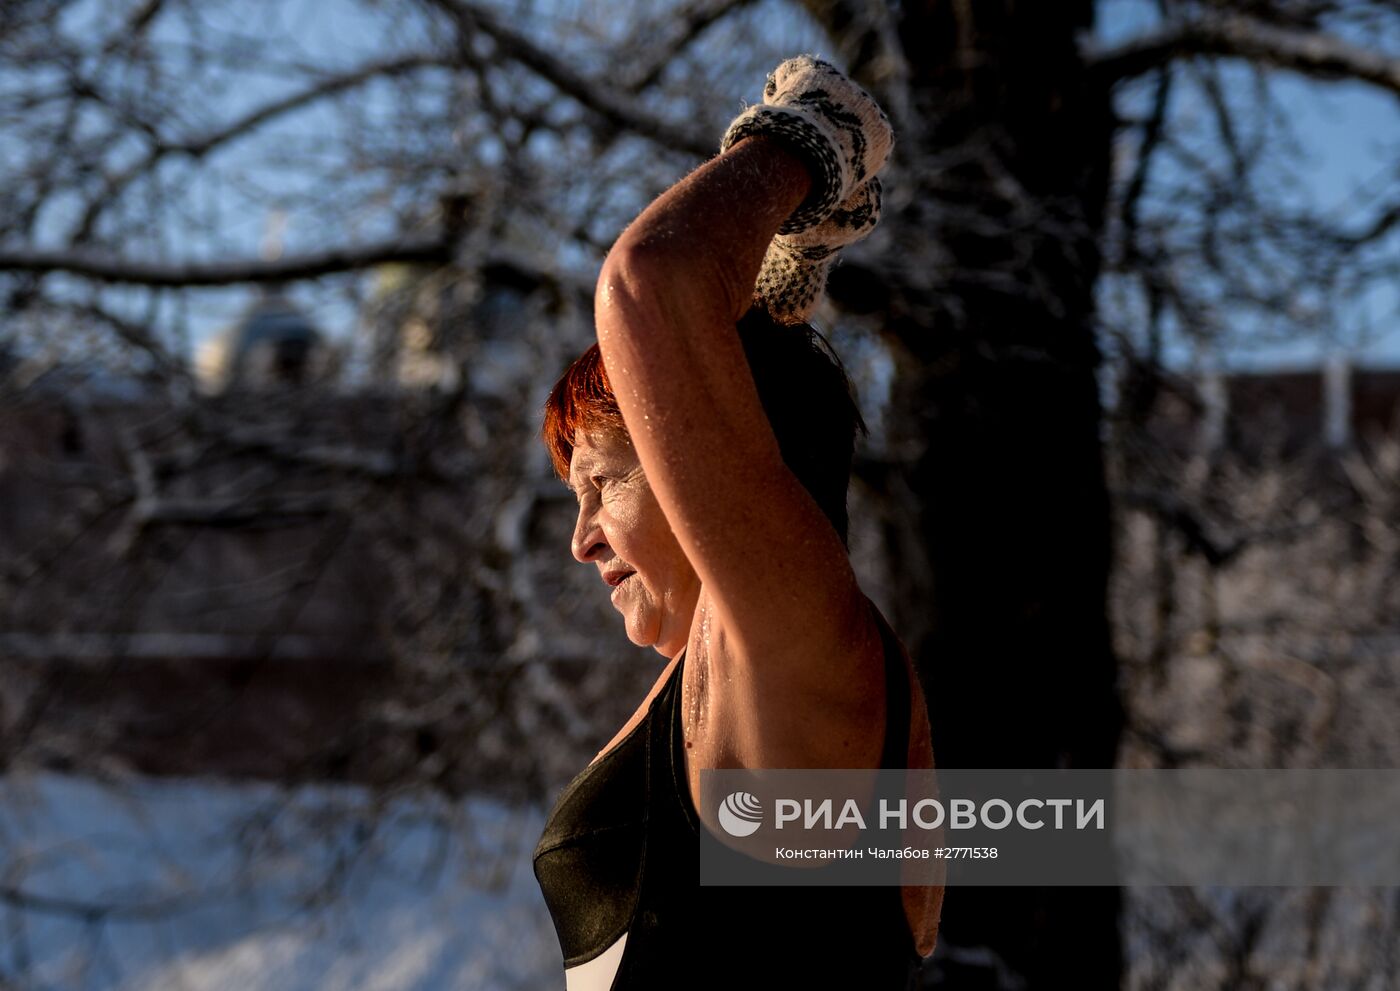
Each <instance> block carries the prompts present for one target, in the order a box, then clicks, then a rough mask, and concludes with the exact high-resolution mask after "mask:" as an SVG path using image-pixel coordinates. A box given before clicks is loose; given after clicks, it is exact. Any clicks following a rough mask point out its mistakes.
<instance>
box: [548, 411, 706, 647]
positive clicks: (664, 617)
mask: <svg viewBox="0 0 1400 991" xmlns="http://www.w3.org/2000/svg"><path fill="white" fill-rule="evenodd" d="M569 487H570V488H571V489H573V490H574V493H575V495H576V496H577V497H578V500H579V508H578V519H577V521H576V522H575V524H574V535H573V541H572V549H573V554H574V557H575V558H576V559H577V560H578V561H581V562H582V563H584V564H594V565H596V566H597V568H598V574H599V579H600V580H602V581H605V582H607V583H608V584H610V585H611V584H612V583H613V582H614V581H616V580H617V579H618V578H619V577H620V576H621V575H622V574H624V573H627V574H628V576H627V577H626V578H625V579H623V580H622V581H621V583H620V584H617V585H616V587H615V588H613V591H612V602H613V606H614V607H615V608H616V609H617V610H618V611H619V612H620V613H622V615H623V619H624V622H625V624H626V627H627V637H628V639H629V640H631V641H632V642H633V643H634V644H636V645H637V646H639V647H654V648H655V649H656V650H658V651H660V652H661V653H662V654H664V655H666V656H667V657H671V658H673V657H675V656H676V655H678V654H679V653H680V652H681V650H682V649H683V648H684V647H685V644H686V640H687V638H688V637H689V636H690V626H691V621H692V619H693V617H694V615H695V606H696V601H697V600H698V598H699V596H700V577H699V576H698V575H697V574H696V573H695V569H694V568H692V567H691V565H690V561H689V559H688V558H686V556H685V552H684V551H683V550H681V545H680V544H679V543H678V542H677V541H676V537H675V534H674V533H672V532H671V525H670V524H669V523H668V522H667V521H666V516H665V514H664V513H662V511H661V505H660V504H659V503H658V502H657V501H656V495H655V493H653V492H652V490H651V486H650V485H649V484H648V483H647V478H646V474H645V473H644V472H643V471H642V464H641V462H640V461H639V460H638V459H637V452H636V450H635V449H634V448H633V447H632V444H631V442H630V441H629V440H628V438H627V437H626V436H625V435H623V434H618V433H616V432H613V431H598V432H594V433H583V432H580V433H579V435H578V436H577V437H575V438H574V452H573V457H572V458H571V459H570V462H569Z"/></svg>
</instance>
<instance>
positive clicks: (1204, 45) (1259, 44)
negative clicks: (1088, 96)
mask: <svg viewBox="0 0 1400 991" xmlns="http://www.w3.org/2000/svg"><path fill="white" fill-rule="evenodd" d="M1189 55H1218V56H1223V57H1226V58H1244V59H1250V60H1251V61H1255V62H1260V63H1263V64H1265V65H1271V66H1274V67H1275V68H1279V69H1289V70H1292V71H1294V72H1299V73H1302V74H1303V75H1305V76H1312V77H1313V78H1316V79H1334V80H1335V79H1354V80H1359V81H1361V82H1367V83H1371V84H1372V85H1374V86H1379V87H1380V88H1382V89H1386V90H1389V91H1390V92H1391V93H1394V94H1396V95H1397V96H1400V59H1397V58H1392V57H1390V56H1388V55H1386V54H1385V53H1383V52H1380V51H1377V50H1372V49H1364V48H1358V47H1356V46H1354V45H1351V44H1348V43H1347V42H1345V41H1343V40H1342V39H1340V38H1337V37H1334V36H1332V35H1328V34H1324V33H1322V32H1319V31H1304V30H1295V29H1292V28H1281V27H1276V26H1274V25H1272V24H1266V23H1264V22H1262V21H1258V20H1254V19H1252V18H1248V17H1238V16H1235V17H1221V18H1218V19H1217V18H1211V19H1209V20H1201V21H1193V22H1190V23H1185V24H1172V25H1168V26H1166V27H1164V28H1162V29H1161V30H1160V31H1156V32H1154V33H1152V34H1147V35H1144V36H1142V37H1139V38H1134V39H1132V40H1130V41H1126V42H1124V43H1123V44H1121V45H1118V46H1116V47H1113V48H1110V49H1107V50H1105V51H1102V52H1097V53H1093V52H1091V53H1089V54H1088V55H1087V56H1086V62H1087V63H1088V65H1089V66H1090V68H1091V70H1092V72H1093V73H1094V75H1096V76H1097V77H1098V78H1099V80H1100V81H1102V82H1103V83H1104V84H1107V85H1111V84H1113V83H1116V82H1121V81H1122V80H1125V79H1132V78H1135V77H1137V76H1141V75H1143V74H1144V73H1147V72H1150V71H1151V70H1153V69H1155V68H1157V67H1158V66H1161V65H1163V64H1165V63H1167V62H1171V61H1173V60H1175V59H1178V58H1181V57H1183V56H1189Z"/></svg>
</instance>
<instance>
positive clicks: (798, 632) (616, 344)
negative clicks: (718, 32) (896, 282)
mask: <svg viewBox="0 0 1400 991" xmlns="http://www.w3.org/2000/svg"><path fill="white" fill-rule="evenodd" d="M812 171H813V169H812V164H811V160H810V156H806V155H802V154H797V153H794V151H793V150H791V145H789V144H788V143H786V142H784V141H780V140H775V139H773V138H769V137H765V136H757V137H749V138H745V139H742V140H740V141H738V142H737V143H735V144H734V145H732V146H731V147H730V148H729V150H728V151H727V152H725V153H723V154H721V155H719V156H718V157H716V158H714V159H712V160H711V161H709V162H707V163H706V164H705V165H703V166H701V167H700V168H698V169H696V170H695V171H694V172H692V173H691V174H690V175H688V176H687V177H686V178H684V179H683V180H681V181H680V182H679V183H677V184H676V185H675V186H674V187H672V188H671V189H669V190H667V191H666V192H665V193H664V194H663V195H662V196H660V197H659V198H658V199H657V200H656V201H655V202H653V203H652V204H651V205H650V206H649V207H647V209H646V210H645V211H644V212H643V213H642V214H641V215H640V216H639V217H638V218H637V219H636V221H634V222H633V223H632V225H631V226H629V227H628V228H627V230H626V231H625V232H624V233H623V234H622V236H621V237H620V238H619V239H618V241H617V243H616V244H615V245H614V246H613V249H612V251H611V252H610V253H609V255H608V258H607V260H606V261H605V263H604V265H603V270H602V273H601V275H600V277H599V283H598V293H597V297H596V321H597V330H598V344H599V349H600V351H601V353H602V357H603V362H604V365H605V367H606V368H607V372H608V377H609V379H610V381H611V384H612V387H613V392H614V394H615V395H616V397H617V401H618V405H619V407H620V408H621V410H622V415H623V419H624V420H625V422H626V424H627V427H628V432H629V434H630V435H631V437H632V442H633V445H634V446H635V448H636V451H637V455H638V457H639V459H640V462H641V465H642V468H643V471H644V472H645V473H646V476H647V479H648V481H649V483H650V485H651V488H652V490H653V491H654V492H655V494H656V497H657V500H658V502H659V503H660V505H661V508H662V511H663V512H664V513H665V515H666V517H667V520H668V522H669V523H670V524H671V528H672V530H673V531H674V533H675V535H676V538H677V540H678V541H679V542H680V544H681V547H682V548H683V550H684V551H685V553H686V555H687V557H688V558H689V560H690V562H691V565H692V566H693V567H694V568H695V570H696V572H697V574H698V575H699V576H700V579H701V582H702V583H703V591H702V608H708V609H710V610H711V615H710V622H711V634H712V636H713V637H715V638H716V639H717V640H718V641H720V643H719V644H718V649H717V650H716V651H715V653H716V655H717V656H719V657H721V658H722V659H723V662H724V663H726V664H728V665H729V667H728V669H727V670H725V671H724V672H723V676H724V677H723V679H720V678H719V677H717V676H716V675H712V677H711V679H710V681H711V684H712V685H716V684H717V683H719V682H721V680H722V682H723V684H724V685H725V688H724V689H723V690H724V691H727V692H730V693H733V694H732V696H731V701H733V702H736V704H734V705H731V706H730V707H729V710H730V712H731V713H739V712H744V713H748V714H749V715H748V716H744V717H741V716H737V715H736V716H733V718H734V720H735V722H733V723H731V724H730V725H729V726H727V727H726V728H725V732H726V733H727V734H728V735H729V736H730V737H731V739H730V740H729V743H730V745H731V747H732V751H733V752H732V753H731V757H732V758H734V759H736V760H737V761H738V762H739V763H741V764H744V765H753V766H773V767H783V766H789V767H804V766H829V767H843V766H850V767H868V766H873V765H875V764H876V763H877V762H878V758H879V754H880V745H881V742H882V735H881V734H880V733H879V732H878V731H879V729H880V727H882V725H883V713H884V708H883V707H884V695H883V687H884V679H883V675H882V672H883V652H882V647H881V641H880V637H879V631H878V628H877V626H876V625H875V621H874V619H873V617H872V616H871V614H870V612H869V610H868V607H867V604H866V601H865V598H864V596H863V595H862V593H861V591H860V588H859V586H858V585H857V583H856V579H855V575H854V573H853V572H852V570H851V566H850V562H849V560H848V558H847V555H846V551H845V547H844V546H843V544H842V541H841V539H840V537H839V536H838V535H837V533H836V531H835V529H834V528H833V527H832V525H831V523H830V522H829V521H828V520H827V518H826V516H825V515H824V514H823V513H822V511H821V509H820V508H819V507H818V505H817V503H816V502H815V501H814V500H813V498H812V497H811V496H810V495H809V494H808V493H807V491H806V490H805V489H804V488H803V486H802V485H801V483H800V482H799V481H798V480H797V478H796V476H795V475H793V473H792V472H791V471H790V470H789V469H788V468H787V466H786V465H785V464H784V463H783V460H782V456H781V454H780V452H779V448H778V443H777V441H776V438H775V437H774V435H773V432H772V429H771V427H770V425H769V423H768V420H767V417H766V416H765V414H764V411H763V408H762V405H761V403H760V401H759V397H758V392H757V389H756V387H755V385H754V382H753V378H752V376H751V374H750V372H749V367H748V363H747V360H746V358H745V355H744V350H743V346H742V344H741V342H740V340H739V336H738V333H737V331H736V329H735V323H736V321H737V320H738V319H739V318H740V317H741V316H742V315H743V314H744V313H745V312H746V311H747V310H748V308H749V306H750V304H751V301H752V295H753V291H754V284H755V280H756V278H757V277H758V274H759V269H760V264H761V263H762V261H763V258H764V253H765V249H767V247H768V245H769V243H770V241H771V240H772V239H773V236H774V235H775V233H777V231H778V230H779V228H780V226H781V225H783V224H784V222H786V221H789V218H791V217H792V215H793V212H794V211H795V210H797V209H798V208H799V206H800V205H802V204H804V203H807V202H810V194H811V190H812V187H813V184H814V182H822V181H824V177H822V176H813V175H812ZM716 690H720V689H718V688H717V689H716ZM746 719H747V720H748V721H747V722H745V720H746ZM813 725H821V726H822V727H824V729H825V730H826V732H822V733H816V734H814V733H812V732H811V729H812V726H813ZM872 730H874V731H877V732H872Z"/></svg>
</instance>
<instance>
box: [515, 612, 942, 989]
mask: <svg viewBox="0 0 1400 991" xmlns="http://www.w3.org/2000/svg"><path fill="white" fill-rule="evenodd" d="M871 608H872V610H873V611H874V613H875V615H876V616H877V618H878V620H879V625H880V630H881V636H882V638H883V639H884V644H885V675H886V677H885V683H886V696H885V697H886V701H887V705H886V711H887V713H888V718H887V720H886V732H885V746H884V752H883V754H882V756H881V765H880V766H881V767H886V768H899V767H904V766H905V764H906V761H907V754H908V739H909V684H908V673H907V670H906V668H905V661H904V653H903V648H902V646H901V645H900V644H899V641H898V639H897V638H896V637H895V636H894V633H893V631H891V630H890V628H889V626H888V624H887V623H886V622H885V620H884V617H883V616H880V614H879V610H878V609H874V606H873V605H872V607H871ZM684 664H685V658H684V657H682V658H681V660H680V661H679V662H678V663H677V664H676V666H675V670H673V671H672V673H671V676H670V677H669V678H668V679H667V681H666V684H665V685H664V686H663V687H662V689H661V691H660V692H658V693H657V695H656V697H655V698H654V699H653V700H652V704H651V705H650V706H649V707H648V709H647V711H646V713H645V715H644V716H643V718H642V719H641V721H640V722H638V724H637V725H636V726H635V727H633V729H632V730H631V731H629V732H628V734H627V735H626V736H625V737H623V739H622V740H621V741H620V742H619V743H618V744H617V745H616V746H615V747H613V748H612V749H611V750H609V751H608V752H607V753H606V754H604V755H603V757H602V758H601V759H599V760H598V761H596V762H595V763H593V764H591V765H589V766H588V767H586V768H585V769H584V770H583V771H582V772H580V773H579V775H578V776H577V777H575V778H574V779H573V781H571V782H569V784H568V785H567V786H566V787H565V789H564V791H563V793H562V794H561V795H560V796H559V799H558V800H557V801H556V802H555V805H554V808H553V810H552V811H551V812H550V815H549V819H548V821H547V822H546V824H545V828H544V834H543V835H542V836H541V837H540V841H539V843H538V845H537V846H536V847H535V854H534V869H535V877H536V879H537V880H538V881H539V884H540V888H541V889H542V891H543V893H544V899H545V902H546V904H547V905H548V907H549V912H550V915H551V916H552V917H553V919H554V927H555V929H556V931H557V932H558V934H559V944H560V947H561V949H562V950H563V954H564V966H565V968H566V969H571V968H575V967H579V966H581V965H584V964H586V963H588V962H590V961H595V960H597V961H598V962H597V963H595V964H594V967H595V968H601V969H602V970H603V972H604V976H602V977H599V976H598V975H594V980H596V981H599V982H600V983H597V984H596V986H597V987H600V988H602V987H606V988H610V989H612V991H620V989H634V988H647V989H652V988H667V989H669V988H720V987H723V988H744V987H754V988H765V989H766V988H772V987H813V988H832V989H841V988H860V989H873V991H880V989H892V991H905V989H906V988H908V987H910V986H911V982H912V981H913V980H914V979H915V978H916V976H917V973H918V970H919V966H920V962H921V958H920V956H919V954H918V951H917V950H916V948H915V945H914V938H913V935H912V934H911V932H910V929H909V923H908V921H907V919H906V916H905V912H904V905H903V901H902V897H901V889H900V888H899V886H898V885H897V884H889V885H862V886H829V887H823V886H817V887H812V886H810V882H808V883H803V884H801V885H796V886H794V885H791V884H788V885H784V886H781V887H727V886H718V885H701V884H700V883H699V851H700V828H701V826H700V823H699V820H698V819H697V817H696V814H695V807H694V804H693V802H692V801H691V797H690V789H689V786H688V784H687V780H686V775H685V758H684V753H685V743H684V738H683V736H682V732H681V729H682V727H681V718H680V705H679V696H680V684H681V671H682V668H683V666H684ZM871 835H873V834H871ZM724 849H726V850H728V849H729V848H727V847H725V848H724ZM733 855H734V856H743V855H742V854H738V853H734V854H733ZM745 859H747V858H745ZM749 863H750V864H751V865H752V868H753V871H755V872H757V871H760V870H769V871H786V872H791V871H794V870H800V871H801V872H802V873H803V874H805V875H808V877H810V878H812V880H815V875H818V874H821V875H823V876H824V877H831V878H835V877H837V876H839V874H840V872H842V871H844V870H850V869H852V868H853V867H854V866H856V865H857V862H856V861H848V862H833V863H831V864H830V865H828V866H823V867H820V868H811V867H803V868H790V867H781V866H777V865H766V864H760V863H759V862H758V861H749ZM888 863H889V864H891V865H894V864H896V863H897V862H894V861H890V862H888ZM894 869H897V867H896V868H894ZM787 876H789V877H790V876H791V874H790V873H789V874H788V875H787ZM886 876H888V875H886ZM623 936H625V937H626V940H625V942H624V943H621V944H619V940H621V939H622V937H623ZM619 946H620V952H621V959H620V961H619V960H618V959H617V958H616V957H617V953H618V952H619ZM610 950H611V951H612V955H611V957H610V958H609V959H607V960H606V961H604V960H599V958H601V957H603V955H604V954H605V953H607V952H608V951H610ZM614 966H615V967H616V975H615V977H613V978H612V981H611V983H601V982H604V981H606V980H607V976H606V975H607V974H608V973H610V972H611V970H612V968H613V967H614ZM574 973H578V972H574ZM775 982H776V983H775ZM590 986H593V985H590Z"/></svg>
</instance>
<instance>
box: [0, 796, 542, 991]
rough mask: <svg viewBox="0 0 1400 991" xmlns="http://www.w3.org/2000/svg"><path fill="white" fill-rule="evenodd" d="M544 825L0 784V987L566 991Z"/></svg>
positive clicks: (305, 801) (495, 816)
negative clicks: (544, 868) (550, 908)
mask: <svg viewBox="0 0 1400 991" xmlns="http://www.w3.org/2000/svg"><path fill="white" fill-rule="evenodd" d="M543 825H544V812H543V810H541V809H538V808H532V809H523V810H522V809H511V808H508V807H505V806H503V805H501V804H499V803H494V802H488V801H484V800H467V801H463V802H461V803H457V804H451V803H448V802H446V801H444V800H441V799H437V798H433V797H430V796H427V797H425V796H416V797H413V796H400V797H397V798H386V797H384V796H375V795H373V794H371V793H370V792H368V791H366V790H364V789H359V788H352V787H324V786H316V787H300V788H296V789H282V788H277V787H273V786H270V785H261V784H259V785H250V784H226V783H213V782H210V781H208V780H197V781H172V780H149V779H139V778H138V779H123V780H121V781H119V782H112V783H101V782H98V781H94V780H91V779H83V778H76V777H67V776H62V775H57V774H48V773H43V774H24V775H20V774H14V773H11V774H9V775H8V776H5V777H0V986H5V987H8V986H11V985H13V986H14V987H17V988H23V989H31V988H32V989H55V991H56V989H63V991H69V989H72V991H97V989H103V991H107V989H123V991H126V989H133V991H134V989H143V991H144V989H150V988H159V989H164V988H172V989H189V991H213V989H223V988H229V989H233V988H237V989H239V991H243V989H247V988H258V989H265V991H283V989H285V991H293V989H295V991H301V989H317V991H321V989H341V988H345V989H350V988H355V989H361V988H363V989H381V988H382V989H386V991H387V989H394V991H419V989H421V991H428V989H443V988H451V989H454V991H465V989H532V991H533V989H555V988H562V987H563V984H564V980H563V967H562V963H561V960H560V952H559V944H558V941H557V939H556V937H555V934H554V929H553V927H552V925H551V924H550V921H549V916H548V913H547V911H546V909H545V906H544V902H543V899H542V898H541V897H540V893H539V888H538V886H537V885H536V883H535V878H534V874H533V873H532V871H531V869H530V853H531V852H532V850H533V848H534V844H535V841H536V840H537V839H538V838H539V835H540V831H541V830H542V829H543Z"/></svg>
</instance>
